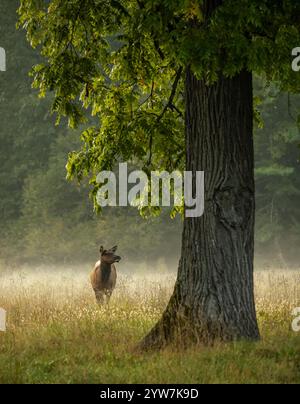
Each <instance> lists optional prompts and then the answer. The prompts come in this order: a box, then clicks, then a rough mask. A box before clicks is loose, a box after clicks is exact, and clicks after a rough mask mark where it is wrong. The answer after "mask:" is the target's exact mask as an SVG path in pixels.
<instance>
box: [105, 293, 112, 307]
mask: <svg viewBox="0 0 300 404" xmlns="http://www.w3.org/2000/svg"><path fill="white" fill-rule="evenodd" d="M105 295H106V304H107V305H108V304H109V301H110V298H111V295H112V290H107V291H106V292H105Z"/></svg>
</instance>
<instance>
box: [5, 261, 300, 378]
mask: <svg viewBox="0 0 300 404" xmlns="http://www.w3.org/2000/svg"><path fill="white" fill-rule="evenodd" d="M174 282H175V275H172V274H171V275H170V274H161V273H160V274H151V275H133V276H128V275H127V276H126V275H122V274H120V275H119V279H118V286H117V289H116V290H115V292H114V294H113V297H112V300H111V304H110V307H109V309H108V308H99V307H98V306H97V305H96V304H95V298H94V294H93V291H92V289H91V286H90V284H89V280H88V271H87V272H84V273H83V272H78V271H72V270H70V269H64V270H61V271H60V272H58V271H52V270H45V269H39V268H36V269H35V270H34V271H33V270H28V269H27V270H26V269H24V270H21V271H18V272H13V273H11V274H8V273H6V274H2V275H0V307H3V308H5V310H6V311H7V332H6V333H1V334H0V366H1V368H0V383H1V382H60V381H67V382H97V380H99V382H109V381H111V382H125V383H129V382H144V381H149V382H152V381H154V382H174V383H176V382H181V381H185V382H202V381H203V380H204V379H205V380H207V379H209V378H210V377H211V379H212V380H211V381H212V382H216V379H218V378H220V379H221V382H222V381H225V379H226V378H227V377H229V376H228V375H227V374H225V373H224V375H223V376H222V377H221V375H222V372H221V373H220V371H218V366H220V363H219V362H216V359H215V355H219V357H221V356H222V355H225V357H226V358H227V359H226V360H227V361H229V362H230V364H231V365H232V366H233V369H232V370H231V371H230V372H231V373H232V379H235V378H236V377H237V378H239V377H240V375H239V372H240V370H239V367H240V366H242V365H241V363H244V362H245V361H246V362H247V360H248V359H247V358H248V356H247V352H246V351H245V349H246V348H245V346H243V347H242V348H236V347H235V346H233V347H231V348H228V347H219V348H216V349H215V351H214V352H211V353H210V354H209V353H208V352H209V351H207V350H205V352H204V351H203V349H200V348H198V351H197V355H198V354H199V355H204V356H205V355H208V357H207V358H208V359H207V360H208V361H212V362H211V363H210V366H212V368H211V376H209V375H208V374H207V372H206V370H207V369H206V370H205V369H203V373H201V372H200V370H199V369H198V368H199V366H198V365H197V364H196V362H195V360H196V359H195V358H196V357H197V355H195V352H193V353H190V354H189V353H188V352H185V353H179V352H177V353H176V354H175V353H174V352H172V351H170V352H166V353H163V354H161V355H160V356H156V365H155V366H154V365H153V364H152V360H153V357H152V359H150V358H149V357H148V356H145V357H141V358H139V357H137V356H136V354H135V353H133V352H132V349H131V348H133V347H134V346H135V344H136V343H137V341H138V340H139V339H140V338H141V337H142V336H143V335H144V334H145V333H147V331H148V330H149V329H150V328H151V327H152V326H153V324H154V323H155V322H156V321H157V320H158V319H159V317H160V316H161V314H162V312H163V310H164V308H165V306H166V304H167V302H168V299H169V298H170V295H171V293H172V290H173V286H174ZM255 295H256V302H257V312H258V318H259V322H260V327H261V330H262V334H263V342H262V343H261V344H262V345H261V346H260V347H259V346H257V345H256V348H255V349H258V352H260V354H258V355H256V354H257V352H256V351H255V355H256V356H257V357H256V356H253V359H252V360H251V363H252V365H251V366H254V365H253V363H255V366H262V369H261V371H262V372H264V366H265V367H266V369H267V368H269V367H270V366H271V365H270V363H268V362H269V361H270V360H273V361H274V366H275V368H276V369H277V370H276V372H275V373H274V375H275V374H276V378H277V379H278V378H279V379H280V375H281V373H280V368H279V369H278V364H277V362H276V361H277V359H276V358H277V353H276V352H277V349H278V347H277V345H278V344H279V345H280V344H283V345H284V346H286V344H289V343H290V342H289V341H292V348H291V349H292V352H294V351H295V352H297V351H300V345H299V346H298V342H296V346H294V344H295V341H299V336H298V335H296V334H295V333H293V331H292V330H291V323H292V314H291V313H292V310H293V309H294V308H295V307H298V306H300V272H298V271H286V272H282V271H275V270H274V271H267V272H264V271H258V272H256V274H255ZM246 346H247V347H248V348H247V349H249V355H250V353H251V352H252V348H251V347H249V345H246ZM228 349H229V351H228ZM230 349H233V351H232V357H230V355H229V354H228V352H231V351H230ZM236 349H238V352H240V351H239V349H241V352H242V353H243V355H245V358H244V359H243V361H244V362H241V363H240V362H237V363H235V362H234V360H233V359H232V358H234V356H235V354H236V352H237V351H236ZM200 351H201V352H200ZM199 352H200V353H199ZM241 352H240V354H241V355H242V353H241ZM278 352H280V349H279V351H278ZM284 352H286V351H284ZM252 353H253V352H252ZM174 355H175V356H174ZM228 355H229V356H228ZM253 355H254V353H253ZM259 355H262V357H260V356H259ZM278 355H280V354H279V353H278ZM290 355H291V354H290V353H289V354H288V358H286V357H285V356H284V359H283V362H284V363H285V365H284V368H283V369H284V370H283V375H285V376H284V377H283V382H285V381H291V382H294V381H295V380H294V377H298V373H297V372H298V370H299V374H300V356H299V358H298V357H297V355H296V356H295V354H294V353H293V354H292V363H293V366H292V369H290V365H289V364H290V363H291V362H290V361H291V359H290ZM265 356H266V357H265ZM202 359H203V358H202ZM256 359H257V360H258V361H257V363H256ZM294 359H295V361H296V364H294V362H293V361H294ZM249 360H250V359H249ZM264 360H265V363H264ZM169 361H170V363H171V364H170V365H166V364H168V363H169ZM232 361H233V362H232ZM239 361H240V359H239ZM298 361H299V369H298V368H297V366H298V365H297V363H298ZM246 362H245V363H246ZM120 363H121V365H120ZM183 363H185V365H183ZM232 363H233V364H234V365H233V364H232ZM104 364H105V366H104ZM262 364H263V365H262ZM145 366H146V368H145ZM235 366H237V369H238V370H234V369H235ZM243 366H244V365H243ZM243 366H242V367H243ZM255 366H254V367H255ZM182 367H183V368H184V369H185V373H184V372H183V368H182ZM193 367H195V369H197V371H193V372H192V370H191V369H193ZM109 368H110V373H109ZM122 369H123V370H122ZM222 369H223V368H222ZM226 369H227V372H228V363H227V362H226V361H225V362H224V369H223V370H224V372H226ZM297 369H298V370H297ZM145 372H146V373H145ZM182 372H183V373H182ZM197 372H198V373H199V372H200V374H198V373H197ZM235 372H236V373H235ZM243 372H245V369H244V370H243ZM259 373H260V371H259V370H258V369H256V370H255V372H254V373H253V374H252V373H251V372H250V374H249V375H248V377H249V381H250V382H251V380H252V377H254V378H255V377H256V376H258V375H259ZM197 374H198V376H197ZM217 375H219V376H217ZM110 377H111V378H113V380H112V379H110ZM246 377H247V372H246ZM274 377H275V376H274ZM202 379H203V380H202ZM228 380H229V382H230V381H231V378H230V377H229V379H228ZM245 381H246V380H245ZM299 381H300V378H299Z"/></svg>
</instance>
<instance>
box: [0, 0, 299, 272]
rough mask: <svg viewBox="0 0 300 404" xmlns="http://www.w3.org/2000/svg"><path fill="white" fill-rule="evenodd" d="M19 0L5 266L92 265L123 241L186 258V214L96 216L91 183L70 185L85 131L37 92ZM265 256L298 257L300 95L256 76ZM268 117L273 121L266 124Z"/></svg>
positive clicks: (8, 4) (5, 124)
mask: <svg viewBox="0 0 300 404" xmlns="http://www.w3.org/2000/svg"><path fill="white" fill-rule="evenodd" d="M18 3H19V1H17V0H2V1H1V4H0V20H1V23H0V38H1V46H3V48H5V50H6V58H7V60H6V62H7V71H6V72H5V73H4V72H3V73H1V74H0V119H1V120H0V122H1V124H0V144H1V147H0V161H1V171H0V263H2V264H3V265H7V263H9V264H13V265H19V264H25V263H28V264H40V263H45V262H47V263H49V264H50V263H58V262H59V263H65V264H74V263H80V262H85V261H93V259H94V258H95V255H97V250H98V245H99V244H100V243H101V244H105V245H108V246H111V245H113V244H116V243H118V244H119V245H120V249H121V250H122V251H123V252H124V254H125V255H126V256H127V257H128V258H130V259H132V260H136V261H139V260H140V261H149V262H151V260H155V259H157V258H160V257H165V258H167V259H170V258H177V257H178V256H179V252H180V251H179V250H180V244H181V227H182V223H181V218H179V217H178V218H176V219H175V220H171V219H170V217H169V215H168V212H165V213H164V214H163V215H162V216H160V217H157V218H151V219H149V220H147V221H146V220H144V219H142V218H141V217H140V216H139V213H138V212H137V211H136V210H134V209H132V208H130V209H129V208H114V209H107V210H105V211H104V212H103V215H101V216H96V214H94V212H93V206H92V203H91V202H90V200H89V197H88V194H89V187H88V185H87V184H83V185H82V186H81V187H79V186H78V185H77V184H74V183H69V182H67V181H66V179H65V178H66V170H65V165H66V161H67V155H68V153H69V152H70V151H72V150H76V149H79V146H80V136H79V133H78V132H71V131H69V130H68V129H67V128H66V126H64V125H61V126H60V127H55V126H54V118H53V117H51V116H50V114H49V106H50V102H49V100H48V101H47V100H46V101H45V100H39V99H38V98H37V94H36V93H35V92H34V91H33V90H32V89H31V79H30V78H29V77H28V71H29V70H30V67H31V66H32V65H33V64H35V63H37V62H38V56H37V54H36V53H35V52H34V51H32V50H31V48H30V47H29V45H28V44H27V43H26V40H25V36H24V32H20V31H19V32H18V31H16V29H15V24H16V20H17V16H16V9H17V7H18ZM255 104H256V109H257V113H256V120H257V122H256V130H255V153H256V177H257V232H256V241H257V243H256V244H257V245H256V251H257V259H258V260H259V261H261V260H264V261H265V262H269V263H270V265H280V266H293V265H295V266H296V265H297V264H298V262H299V256H300V252H299V240H300V204H299V198H300V166H299V162H298V159H299V155H300V151H299V148H298V145H299V143H300V134H299V129H298V126H297V122H296V117H297V111H299V106H300V98H299V97H296V96H289V95H287V94H282V93H281V92H280V91H279V90H278V89H277V88H276V87H275V86H266V84H265V82H264V80H263V79H258V78H257V79H256V82H255ZM262 122H263V123H264V126H263V127H262Z"/></svg>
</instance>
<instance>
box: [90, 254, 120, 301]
mask: <svg viewBox="0 0 300 404" xmlns="http://www.w3.org/2000/svg"><path fill="white" fill-rule="evenodd" d="M116 251H117V246H116V247H113V248H111V249H110V250H105V249H104V248H103V247H101V248H100V260H99V261H98V262H96V264H95V267H94V270H93V271H92V272H91V275H90V279H91V284H92V287H93V290H94V292H95V296H96V300H97V303H98V304H102V303H104V300H105V297H106V301H107V303H108V302H109V299H110V297H111V295H112V292H113V291H114V289H115V287H116V283H117V270H116V267H115V265H114V264H115V263H116V262H119V261H120V260H121V257H119V256H118V255H115V252H116Z"/></svg>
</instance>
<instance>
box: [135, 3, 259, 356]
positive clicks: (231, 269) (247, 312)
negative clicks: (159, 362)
mask: <svg viewBox="0 0 300 404" xmlns="http://www.w3.org/2000/svg"><path fill="white" fill-rule="evenodd" d="M220 3H221V0H210V1H207V2H206V10H205V12H206V15H207V16H208V15H209V14H210V13H211V11H212V10H213V7H216V6H217V5H218V4H220ZM208 4H209V5H210V6H208ZM186 169H187V170H188V171H193V172H195V171H197V170H198V171H205V213H204V216H203V217H201V218H186V219H185V222H184V230H183V238H182V253H181V260H180V263H179V270H178V277H177V282H176V285H175V290H174V293H173V296H172V298H171V300H170V302H169V304H168V307H167V309H166V311H165V313H164V314H163V316H162V319H161V320H160V321H159V323H158V324H157V325H156V326H155V327H154V328H153V330H152V331H151V332H150V333H149V334H148V335H147V336H146V337H145V338H144V340H143V341H142V343H141V347H142V348H143V349H149V348H162V347H164V346H165V345H167V344H169V343H171V342H174V341H176V342H178V343H180V344H182V345H185V344H190V343H191V342H195V343H204V344H210V343H213V342H215V341H232V340H238V339H250V340H256V339H258V338H259V330H258V325H257V319H256V310H255V303H254V285H253V258H254V257H253V256H254V220H255V219H254V218H255V185H254V151H253V86H252V74H251V73H249V72H246V71H242V72H241V73H240V74H239V75H238V76H236V77H234V78H233V79H227V78H224V77H222V76H221V77H220V78H219V80H218V82H217V83H216V84H214V85H213V86H207V85H206V84H205V83H204V82H203V81H201V80H200V81H199V80H197V79H196V78H195V76H194V75H193V73H192V71H191V69H190V68H187V72H186Z"/></svg>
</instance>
